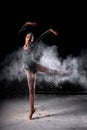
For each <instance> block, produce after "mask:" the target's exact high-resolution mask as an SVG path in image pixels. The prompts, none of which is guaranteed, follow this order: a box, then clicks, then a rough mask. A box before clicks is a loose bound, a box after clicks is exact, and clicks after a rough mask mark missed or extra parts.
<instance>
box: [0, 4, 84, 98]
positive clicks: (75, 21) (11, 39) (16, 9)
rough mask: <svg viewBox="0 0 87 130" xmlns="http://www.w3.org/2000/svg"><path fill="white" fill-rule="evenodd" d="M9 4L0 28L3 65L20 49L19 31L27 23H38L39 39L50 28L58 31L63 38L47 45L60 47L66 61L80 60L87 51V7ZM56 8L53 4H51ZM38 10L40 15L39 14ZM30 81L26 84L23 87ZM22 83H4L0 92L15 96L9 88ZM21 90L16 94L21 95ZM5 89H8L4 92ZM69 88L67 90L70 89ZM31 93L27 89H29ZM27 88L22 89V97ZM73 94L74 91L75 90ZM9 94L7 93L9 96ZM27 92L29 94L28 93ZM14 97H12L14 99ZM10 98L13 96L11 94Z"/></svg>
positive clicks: (0, 56)
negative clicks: (70, 59) (70, 57)
mask: <svg viewBox="0 0 87 130" xmlns="http://www.w3.org/2000/svg"><path fill="white" fill-rule="evenodd" d="M10 4H12V5H9V3H7V5H9V6H7V7H6V8H5V7H4V4H3V7H4V9H2V10H1V16H0V18H1V24H0V28H1V29H0V32H1V33H0V35H1V43H0V63H2V62H3V60H4V59H5V57H6V56H7V55H8V54H10V53H11V52H13V51H14V50H15V49H17V48H18V43H17V36H18V31H19V29H20V28H21V27H22V25H23V24H24V23H25V22H27V21H36V22H37V23H38V30H37V31H36V32H35V33H36V37H38V36H39V35H40V34H41V33H42V32H44V31H45V30H46V29H48V28H54V29H55V30H58V31H59V36H58V37H57V38H56V39H54V38H53V37H50V38H49V40H48V41H47V44H49V45H52V44H56V45H57V46H58V52H59V55H60V56H61V57H63V58H65V57H66V56H67V55H68V54H72V55H73V56H79V55H80V53H81V51H82V50H86V49H87V38H86V37H87V20H86V7H85V4H84V5H82V4H81V3H80V5H79V3H78V4H76V3H75V4H74V3H73V4H70V3H68V5H67V3H66V4H65V3H63V4H61V6H60V5H58V6H57V5H56V4H53V5H51V6H50V3H49V5H48V6H47V7H46V3H45V6H44V5H43V4H41V6H40V5H39V7H38V6H35V4H34V5H33V4H31V5H29V4H26V3H25V4H24V3H20V4H18V3H15V5H14V4H13V3H10ZM51 4H52V3H51ZM37 10H38V11H37ZM23 83H24V85H25V84H26V81H24V82H22V83H21V84H22V85H23ZM18 84H20V83H18V82H15V83H14V85H12V83H6V85H5V83H4V85H3V84H1V85H2V86H5V87H3V88H2V87H1V88H0V89H1V90H0V93H1V95H2V96H3V95H4V96H5V94H4V93H10V94H11V93H12V90H11V89H12V87H11V88H10V90H9V89H6V88H7V86H9V87H10V86H16V85H18ZM20 86H21V85H19V87H18V88H17V89H16V88H15V87H13V90H14V88H15V91H14V93H12V94H14V95H15V94H17V92H18V93H19V92H20V89H19V88H20ZM4 88H5V89H4ZM66 88H67V87H66ZM26 89H27V88H26ZM24 90H25V88H22V89H21V93H23V91H24ZM71 90H72V89H71ZM6 91H7V92H6ZM25 91H27V90H25ZM12 94H11V95H12ZM7 95H9V94H7Z"/></svg>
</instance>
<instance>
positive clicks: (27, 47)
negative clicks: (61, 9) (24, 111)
mask: <svg viewBox="0 0 87 130" xmlns="http://www.w3.org/2000/svg"><path fill="white" fill-rule="evenodd" d="M36 25H37V23H35V22H27V23H26V24H25V25H24V26H23V27H22V28H21V30H20V33H21V32H23V31H25V30H26V29H27V27H29V26H31V27H34V26H36ZM49 33H53V34H54V35H56V36H57V35H58V32H57V31H54V30H53V29H48V30H47V31H46V32H45V33H43V34H42V35H41V36H40V37H39V38H38V39H37V40H36V43H37V42H40V40H42V38H44V37H45V36H46V35H47V34H49ZM34 47H35V43H34V35H33V34H32V33H31V32H28V33H27V34H26V36H25V41H24V45H23V50H24V53H25V56H26V57H27V56H29V55H31V53H32V50H33V48H34ZM24 70H25V74H26V76H27V83H28V88H29V100H30V114H29V119H30V120H31V119H32V115H33V113H34V112H35V108H34V95H35V84H36V73H37V72H43V73H48V74H65V72H62V71H61V72H58V71H57V70H52V69H49V68H47V67H44V66H42V65H40V64H38V63H37V62H36V61H35V60H34V59H32V58H31V57H30V58H29V57H28V59H27V58H25V61H24Z"/></svg>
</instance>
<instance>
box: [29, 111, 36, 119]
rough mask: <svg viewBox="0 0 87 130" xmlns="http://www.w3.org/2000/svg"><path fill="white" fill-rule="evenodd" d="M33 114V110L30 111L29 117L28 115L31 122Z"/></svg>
mask: <svg viewBox="0 0 87 130" xmlns="http://www.w3.org/2000/svg"><path fill="white" fill-rule="evenodd" d="M34 112H35V109H32V110H31V112H30V115H29V119H30V120H32V116H33V114H34Z"/></svg>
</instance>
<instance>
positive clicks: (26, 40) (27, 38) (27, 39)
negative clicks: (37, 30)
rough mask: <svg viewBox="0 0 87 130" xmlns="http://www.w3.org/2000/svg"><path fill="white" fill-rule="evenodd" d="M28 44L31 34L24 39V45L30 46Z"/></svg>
mask: <svg viewBox="0 0 87 130" xmlns="http://www.w3.org/2000/svg"><path fill="white" fill-rule="evenodd" d="M30 42H31V34H30V33H28V34H27V35H26V37H25V44H26V45H28V44H30Z"/></svg>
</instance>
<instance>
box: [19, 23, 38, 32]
mask: <svg viewBox="0 0 87 130" xmlns="http://www.w3.org/2000/svg"><path fill="white" fill-rule="evenodd" d="M29 26H31V27H34V26H37V23H36V22H26V23H25V24H24V25H23V26H22V27H21V29H20V30H19V34H20V33H21V32H23V31H25V30H26V29H27V27H29Z"/></svg>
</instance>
